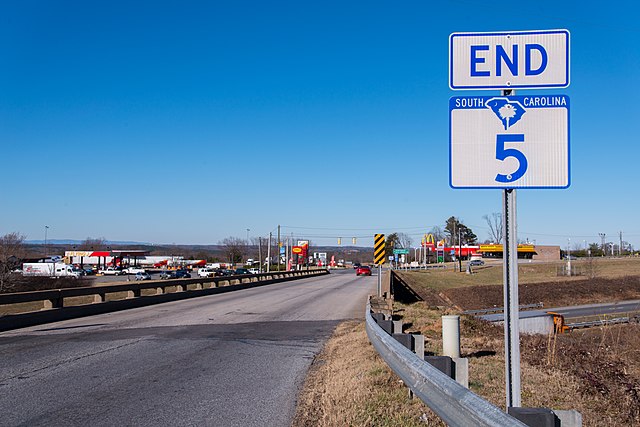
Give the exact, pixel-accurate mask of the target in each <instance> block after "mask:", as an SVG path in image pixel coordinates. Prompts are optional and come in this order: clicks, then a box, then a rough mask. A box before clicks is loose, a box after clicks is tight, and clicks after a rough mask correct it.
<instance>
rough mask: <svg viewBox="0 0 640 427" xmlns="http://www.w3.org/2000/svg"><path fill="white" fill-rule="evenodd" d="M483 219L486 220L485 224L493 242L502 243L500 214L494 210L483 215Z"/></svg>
mask: <svg viewBox="0 0 640 427" xmlns="http://www.w3.org/2000/svg"><path fill="white" fill-rule="evenodd" d="M482 218H484V220H485V221H487V225H488V226H489V238H490V239H491V240H492V242H493V243H502V214H501V213H498V212H494V213H492V214H491V217H489V215H484V216H483V217H482Z"/></svg>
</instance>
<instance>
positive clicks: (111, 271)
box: [98, 267, 124, 276]
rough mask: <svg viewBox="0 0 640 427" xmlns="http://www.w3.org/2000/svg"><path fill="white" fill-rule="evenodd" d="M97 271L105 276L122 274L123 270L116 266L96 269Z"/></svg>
mask: <svg viewBox="0 0 640 427" xmlns="http://www.w3.org/2000/svg"><path fill="white" fill-rule="evenodd" d="M98 273H100V274H104V275H105V276H120V275H122V274H124V272H123V271H122V270H120V269H119V268H117V267H107V268H106V269H102V270H100V271H98Z"/></svg>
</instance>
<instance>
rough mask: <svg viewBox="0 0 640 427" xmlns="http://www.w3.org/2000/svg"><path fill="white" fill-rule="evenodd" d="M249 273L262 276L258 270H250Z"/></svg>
mask: <svg viewBox="0 0 640 427" xmlns="http://www.w3.org/2000/svg"><path fill="white" fill-rule="evenodd" d="M249 273H251V274H260V269H258V268H250V269H249Z"/></svg>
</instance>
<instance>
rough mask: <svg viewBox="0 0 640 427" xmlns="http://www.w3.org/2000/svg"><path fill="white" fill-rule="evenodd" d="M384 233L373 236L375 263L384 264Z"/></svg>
mask: <svg viewBox="0 0 640 427" xmlns="http://www.w3.org/2000/svg"><path fill="white" fill-rule="evenodd" d="M384 261H385V250H384V234H376V235H375V236H374V237H373V263H374V264H377V265H382V264H384Z"/></svg>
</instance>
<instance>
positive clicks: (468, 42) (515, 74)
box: [449, 30, 569, 90]
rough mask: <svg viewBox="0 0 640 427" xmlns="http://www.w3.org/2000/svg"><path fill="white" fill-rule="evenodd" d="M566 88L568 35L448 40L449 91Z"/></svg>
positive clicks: (472, 35) (475, 35)
mask: <svg viewBox="0 0 640 427" xmlns="http://www.w3.org/2000/svg"><path fill="white" fill-rule="evenodd" d="M567 86H569V31H568V30H543V31H510V32H509V31H504V32H493V33H453V34H451V35H450V36H449V87H451V89H454V90H456V89H518V88H559V87H567Z"/></svg>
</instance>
